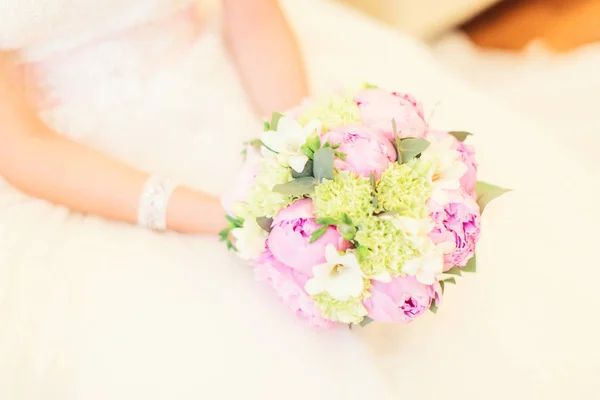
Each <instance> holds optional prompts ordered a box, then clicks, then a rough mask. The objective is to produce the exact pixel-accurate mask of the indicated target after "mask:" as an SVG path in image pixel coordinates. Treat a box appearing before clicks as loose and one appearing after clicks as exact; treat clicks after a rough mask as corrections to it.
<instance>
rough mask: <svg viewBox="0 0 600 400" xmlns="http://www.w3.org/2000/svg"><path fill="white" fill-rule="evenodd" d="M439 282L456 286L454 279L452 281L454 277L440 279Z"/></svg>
mask: <svg viewBox="0 0 600 400" xmlns="http://www.w3.org/2000/svg"><path fill="white" fill-rule="evenodd" d="M440 282H446V283H451V284H453V285H456V279H454V277H452V278H445V279H440Z"/></svg>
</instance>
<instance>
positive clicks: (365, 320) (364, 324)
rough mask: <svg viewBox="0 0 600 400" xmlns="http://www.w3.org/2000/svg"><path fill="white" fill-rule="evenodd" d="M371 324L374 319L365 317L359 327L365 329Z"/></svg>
mask: <svg viewBox="0 0 600 400" xmlns="http://www.w3.org/2000/svg"><path fill="white" fill-rule="evenodd" d="M371 322H373V319H372V318H369V317H364V318H363V320H362V321H360V323H359V325H360V326H361V327H362V328H364V327H365V326H367V325H369V324H370V323H371Z"/></svg>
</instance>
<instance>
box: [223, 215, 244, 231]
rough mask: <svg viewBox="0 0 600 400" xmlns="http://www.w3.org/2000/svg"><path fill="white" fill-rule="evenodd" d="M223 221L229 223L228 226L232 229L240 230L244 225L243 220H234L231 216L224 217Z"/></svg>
mask: <svg viewBox="0 0 600 400" xmlns="http://www.w3.org/2000/svg"><path fill="white" fill-rule="evenodd" d="M225 219H226V220H227V222H229V226H231V227H233V228H241V227H242V226H243V225H244V220H243V219H241V218H234V217H232V216H231V215H226V216H225Z"/></svg>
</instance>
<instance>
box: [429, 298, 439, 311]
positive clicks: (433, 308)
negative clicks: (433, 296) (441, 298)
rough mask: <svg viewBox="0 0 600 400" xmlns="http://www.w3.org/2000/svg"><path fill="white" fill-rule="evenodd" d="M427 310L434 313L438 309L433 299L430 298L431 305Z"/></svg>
mask: <svg viewBox="0 0 600 400" xmlns="http://www.w3.org/2000/svg"><path fill="white" fill-rule="evenodd" d="M429 311H431V312H432V313H434V314H436V313H437V311H438V306H436V305H435V300H431V305H430V306H429Z"/></svg>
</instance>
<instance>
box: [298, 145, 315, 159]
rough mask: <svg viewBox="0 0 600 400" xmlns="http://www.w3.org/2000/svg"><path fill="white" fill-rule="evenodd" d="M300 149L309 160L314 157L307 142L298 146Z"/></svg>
mask: <svg viewBox="0 0 600 400" xmlns="http://www.w3.org/2000/svg"><path fill="white" fill-rule="evenodd" d="M300 150H302V152H303V153H304V155H306V157H308V158H310V159H311V160H312V159H313V158H314V157H315V152H314V151H312V149H311V148H310V147H309V146H308V145H307V144H303V145H302V146H300Z"/></svg>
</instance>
